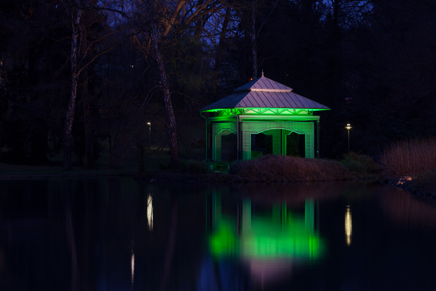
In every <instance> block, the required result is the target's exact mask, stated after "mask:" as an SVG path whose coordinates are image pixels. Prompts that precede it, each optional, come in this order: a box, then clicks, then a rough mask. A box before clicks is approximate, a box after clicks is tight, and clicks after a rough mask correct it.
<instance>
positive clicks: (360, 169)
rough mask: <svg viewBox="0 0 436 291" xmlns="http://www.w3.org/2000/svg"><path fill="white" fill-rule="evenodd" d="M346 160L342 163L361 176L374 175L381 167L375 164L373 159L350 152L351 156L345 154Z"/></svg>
mask: <svg viewBox="0 0 436 291" xmlns="http://www.w3.org/2000/svg"><path fill="white" fill-rule="evenodd" d="M344 158H345V159H344V160H342V161H341V164H343V165H344V166H345V167H347V168H348V170H350V172H356V173H359V174H361V175H368V174H374V173H375V172H377V171H379V168H380V167H379V166H378V165H377V164H376V163H375V162H374V160H373V159H372V158H371V157H367V156H364V155H361V154H357V153H354V152H350V155H348V154H345V155H344Z"/></svg>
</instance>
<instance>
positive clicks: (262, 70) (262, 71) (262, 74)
mask: <svg viewBox="0 0 436 291" xmlns="http://www.w3.org/2000/svg"><path fill="white" fill-rule="evenodd" d="M262 77H264V76H263V69H262Z"/></svg>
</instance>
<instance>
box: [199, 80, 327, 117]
mask: <svg viewBox="0 0 436 291" xmlns="http://www.w3.org/2000/svg"><path fill="white" fill-rule="evenodd" d="M233 92H234V93H233V94H231V95H230V96H227V97H225V98H223V99H221V100H218V101H216V102H214V103H212V104H210V105H208V106H206V107H204V108H202V109H201V111H215V110H218V109H231V108H240V109H242V108H295V109H313V110H329V109H330V108H328V107H327V106H325V105H322V104H320V103H318V102H315V101H313V100H310V99H309V98H306V97H303V96H301V95H298V94H296V93H294V92H292V88H290V87H287V86H285V85H283V84H280V83H278V82H276V81H273V80H271V79H269V78H267V77H265V76H263V74H262V77H260V78H257V79H255V80H253V81H251V82H249V83H247V84H245V85H242V86H241V87H239V88H236V89H235V90H233Z"/></svg>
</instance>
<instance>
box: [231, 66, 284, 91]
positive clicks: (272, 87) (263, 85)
mask: <svg viewBox="0 0 436 291" xmlns="http://www.w3.org/2000/svg"><path fill="white" fill-rule="evenodd" d="M233 91H234V92H243V91H261V92H291V91H292V88H290V87H288V86H285V85H283V84H280V83H279V82H276V81H273V80H271V79H269V78H267V77H265V76H264V73H263V70H262V77H260V78H257V79H255V80H253V81H251V82H249V83H247V84H245V85H242V86H241V87H238V88H236V89H235V90H233Z"/></svg>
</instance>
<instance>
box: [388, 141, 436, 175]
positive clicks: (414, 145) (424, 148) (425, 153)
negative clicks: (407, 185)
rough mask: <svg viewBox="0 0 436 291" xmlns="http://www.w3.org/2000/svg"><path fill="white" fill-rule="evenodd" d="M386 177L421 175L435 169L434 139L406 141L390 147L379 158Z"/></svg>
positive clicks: (435, 145) (435, 149)
mask: <svg viewBox="0 0 436 291" xmlns="http://www.w3.org/2000/svg"><path fill="white" fill-rule="evenodd" d="M381 163H382V165H383V168H384V175H386V176H403V175H410V174H416V173H423V172H427V171H430V170H432V169H434V168H436V139H435V138H427V139H410V140H409V139H408V140H404V141H399V142H396V143H393V144H392V145H390V146H389V147H388V148H387V149H386V150H385V151H384V154H383V156H382V158H381Z"/></svg>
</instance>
